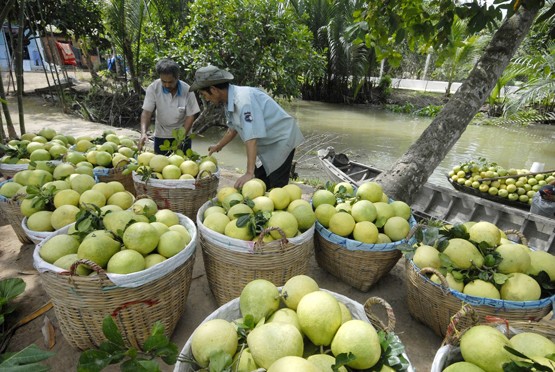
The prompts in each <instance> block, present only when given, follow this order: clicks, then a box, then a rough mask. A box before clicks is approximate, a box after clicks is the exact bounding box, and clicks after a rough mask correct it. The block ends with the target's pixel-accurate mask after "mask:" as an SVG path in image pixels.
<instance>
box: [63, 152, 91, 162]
mask: <svg viewBox="0 0 555 372" xmlns="http://www.w3.org/2000/svg"><path fill="white" fill-rule="evenodd" d="M85 160H87V157H86V156H85V155H83V154H82V153H80V152H77V151H69V152H68V153H67V155H66V161H67V162H68V163H71V164H73V165H77V164H78V163H80V162H82V161H85Z"/></svg>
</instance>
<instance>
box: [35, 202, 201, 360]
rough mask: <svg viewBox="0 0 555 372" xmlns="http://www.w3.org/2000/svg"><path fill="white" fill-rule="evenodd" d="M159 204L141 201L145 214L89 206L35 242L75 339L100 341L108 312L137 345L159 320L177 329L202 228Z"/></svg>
mask: <svg viewBox="0 0 555 372" xmlns="http://www.w3.org/2000/svg"><path fill="white" fill-rule="evenodd" d="M141 200H144V203H149V201H148V199H141ZM137 203H139V201H138V202H137ZM152 205H154V206H155V203H154V202H152V203H151V204H149V206H150V207H149V208H146V209H145V208H134V209H136V210H143V211H148V213H146V212H145V213H144V214H137V213H135V212H133V210H122V211H111V212H107V213H102V214H96V213H94V211H93V212H90V213H89V214H84V215H83V218H82V219H80V220H78V221H77V222H76V223H75V224H74V225H70V226H66V227H64V228H62V229H60V230H58V231H56V232H54V233H52V234H51V235H49V236H48V237H47V238H46V239H45V240H43V241H42V242H41V243H39V244H38V245H37V246H36V248H35V251H34V254H33V262H34V266H35V268H36V269H37V270H38V271H39V274H40V278H41V282H42V285H43V288H44V289H45V291H46V293H47V294H48V296H49V297H50V299H51V301H52V304H53V307H54V311H55V314H56V317H57V319H58V322H59V325H60V329H61V331H62V334H63V335H64V337H65V338H66V340H67V341H68V342H69V344H70V345H72V346H74V347H76V348H79V349H83V350H84V349H89V348H91V347H98V346H99V345H100V344H101V343H102V342H103V341H104V340H105V336H104V333H103V330H102V324H103V319H104V318H105V317H106V316H109V315H111V316H112V318H113V319H114V321H115V323H116V325H117V326H118V329H119V330H121V333H122V336H123V342H124V343H125V344H126V345H127V346H130V347H135V348H142V346H143V343H144V342H145V340H146V339H147V338H148V336H150V331H151V329H152V326H153V325H154V324H155V322H157V321H161V322H162V324H163V326H164V331H165V334H166V336H168V337H170V336H171V334H172V333H173V331H174V329H175V326H176V324H177V322H178V321H179V319H180V318H181V316H182V314H183V312H184V310H185V304H186V299H187V295H188V292H189V288H190V284H191V280H192V270H193V265H194V261H195V252H196V241H197V231H196V227H195V225H194V223H193V221H192V220H191V219H189V218H188V217H186V216H184V215H182V214H178V213H174V212H172V211H170V210H157V209H155V208H152ZM140 206H141V207H144V205H143V204H141V205H140ZM151 221H152V222H151ZM122 248H124V249H122Z"/></svg>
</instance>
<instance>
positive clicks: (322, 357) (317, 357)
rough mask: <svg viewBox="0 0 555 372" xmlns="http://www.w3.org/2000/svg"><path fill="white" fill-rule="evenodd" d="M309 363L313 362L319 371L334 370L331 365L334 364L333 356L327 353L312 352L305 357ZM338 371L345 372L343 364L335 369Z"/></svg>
mask: <svg viewBox="0 0 555 372" xmlns="http://www.w3.org/2000/svg"><path fill="white" fill-rule="evenodd" d="M306 360H308V361H309V362H310V363H312V364H314V365H315V366H316V367H317V368H318V370H319V371H320V372H334V370H333V369H332V366H333V365H334V364H335V358H334V357H332V356H331V355H328V354H314V355H311V356H309V357H308V358H306ZM337 371H338V372H347V369H346V368H345V367H343V366H341V367H339V368H338V369H337Z"/></svg>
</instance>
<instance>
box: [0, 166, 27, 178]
mask: <svg viewBox="0 0 555 372" xmlns="http://www.w3.org/2000/svg"><path fill="white" fill-rule="evenodd" d="M28 168H29V164H0V174H2V175H3V176H4V177H6V178H12V177H13V176H14V175H15V174H16V173H17V172H19V171H22V170H25V169H28Z"/></svg>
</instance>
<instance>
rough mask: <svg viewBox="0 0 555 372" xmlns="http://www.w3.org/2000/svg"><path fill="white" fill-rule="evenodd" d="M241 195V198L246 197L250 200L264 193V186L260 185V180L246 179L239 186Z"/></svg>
mask: <svg viewBox="0 0 555 372" xmlns="http://www.w3.org/2000/svg"><path fill="white" fill-rule="evenodd" d="M241 195H243V198H245V199H247V198H248V199H251V200H252V199H254V198H257V197H259V196H262V195H264V188H263V187H262V185H261V184H260V182H258V181H255V180H248V181H247V182H245V184H244V185H243V187H242V188H241Z"/></svg>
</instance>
